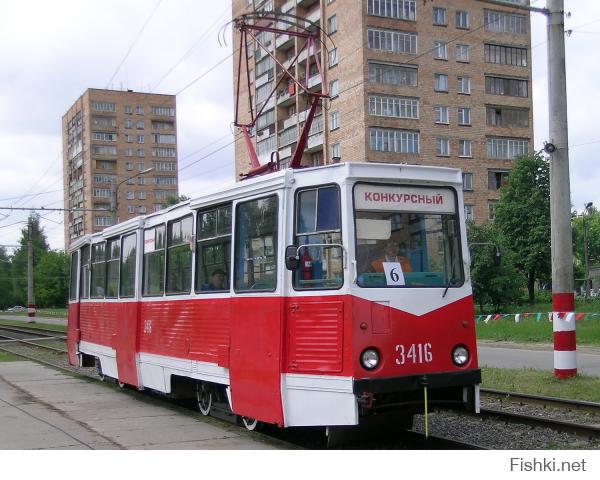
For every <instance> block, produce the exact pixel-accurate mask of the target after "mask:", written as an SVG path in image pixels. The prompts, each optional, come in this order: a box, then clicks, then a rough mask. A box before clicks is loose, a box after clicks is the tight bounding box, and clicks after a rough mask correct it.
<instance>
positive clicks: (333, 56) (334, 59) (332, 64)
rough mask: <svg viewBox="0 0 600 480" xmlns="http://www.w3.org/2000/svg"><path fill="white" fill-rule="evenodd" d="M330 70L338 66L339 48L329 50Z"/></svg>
mask: <svg viewBox="0 0 600 480" xmlns="http://www.w3.org/2000/svg"><path fill="white" fill-rule="evenodd" d="M328 55H329V68H331V67H335V66H336V65H337V64H338V57H337V48H332V49H331V50H329V54H328Z"/></svg>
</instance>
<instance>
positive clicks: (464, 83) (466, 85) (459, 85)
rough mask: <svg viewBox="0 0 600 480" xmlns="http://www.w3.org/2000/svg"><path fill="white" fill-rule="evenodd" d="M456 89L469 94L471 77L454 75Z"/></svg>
mask: <svg viewBox="0 0 600 480" xmlns="http://www.w3.org/2000/svg"><path fill="white" fill-rule="evenodd" d="M456 91H457V92H458V93H462V94H464V95H470V94H471V77H456Z"/></svg>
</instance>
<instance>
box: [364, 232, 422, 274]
mask: <svg viewBox="0 0 600 480" xmlns="http://www.w3.org/2000/svg"><path fill="white" fill-rule="evenodd" d="M398 247H399V245H398V242H397V241H396V240H393V239H390V240H388V241H387V243H386V244H385V247H384V249H383V256H381V257H379V258H377V259H376V260H373V261H372V262H371V268H372V269H373V271H374V272H376V273H384V268H383V263H384V262H393V263H399V264H400V266H401V267H402V271H404V272H411V271H412V268H411V266H410V263H409V262H408V258H406V257H404V256H402V255H398Z"/></svg>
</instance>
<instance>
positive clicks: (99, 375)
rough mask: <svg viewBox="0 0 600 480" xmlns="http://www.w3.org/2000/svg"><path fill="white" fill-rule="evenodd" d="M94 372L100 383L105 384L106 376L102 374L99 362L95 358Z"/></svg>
mask: <svg viewBox="0 0 600 480" xmlns="http://www.w3.org/2000/svg"><path fill="white" fill-rule="evenodd" d="M95 363H96V370H97V371H98V377H100V381H101V382H106V375H104V373H103V372H102V364H101V363H100V360H99V359H98V357H96V362H95Z"/></svg>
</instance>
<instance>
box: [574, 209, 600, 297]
mask: <svg viewBox="0 0 600 480" xmlns="http://www.w3.org/2000/svg"><path fill="white" fill-rule="evenodd" d="M584 225H585V227H586V229H587V233H588V235H587V237H588V257H589V263H590V265H598V264H600V215H599V214H598V210H597V209H596V208H595V207H591V208H590V209H589V211H588V213H584V214H577V212H573V213H572V222H571V226H572V230H573V269H574V275H575V279H576V280H577V279H579V282H576V286H577V285H581V283H583V282H582V279H583V278H584V277H585V254H584V246H583V243H584V234H583V228H584Z"/></svg>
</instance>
